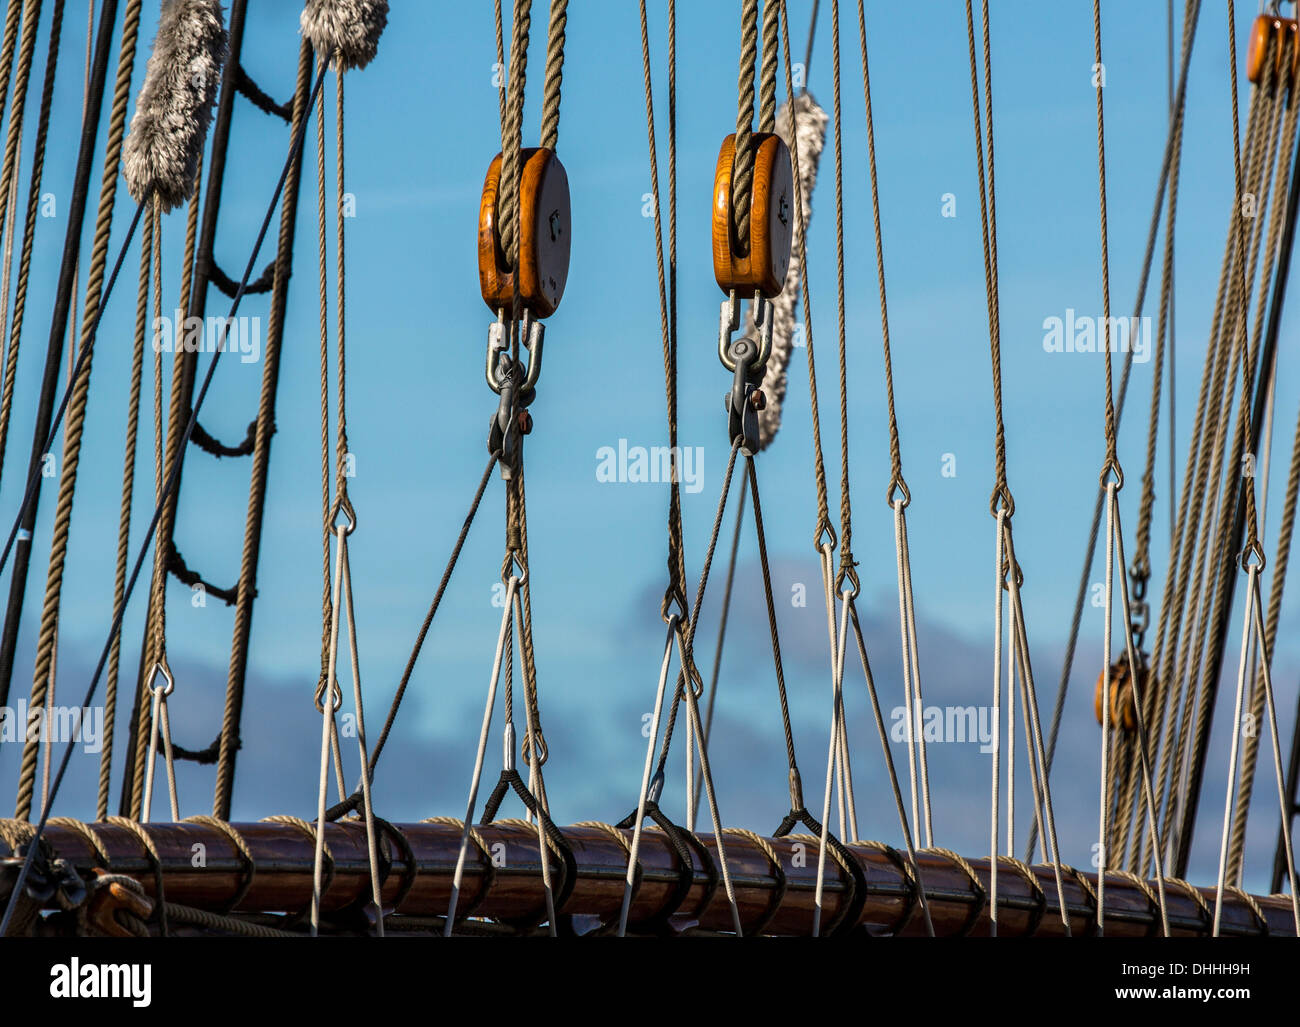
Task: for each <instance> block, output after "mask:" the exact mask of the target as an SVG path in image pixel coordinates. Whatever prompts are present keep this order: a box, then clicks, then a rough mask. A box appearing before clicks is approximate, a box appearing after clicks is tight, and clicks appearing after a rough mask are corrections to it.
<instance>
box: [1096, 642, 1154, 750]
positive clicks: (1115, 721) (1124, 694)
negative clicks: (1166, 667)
mask: <svg viewBox="0 0 1300 1027" xmlns="http://www.w3.org/2000/svg"><path fill="white" fill-rule="evenodd" d="M1137 660H1138V666H1137V672H1138V689H1139V691H1140V692H1141V693H1142V694H1143V695H1145V694H1146V689H1147V686H1148V685H1149V684H1150V683H1151V668H1150V666H1149V665H1148V664H1147V658H1146V654H1145V653H1141V652H1139V653H1138V654H1137ZM1105 687H1106V673H1105V671H1103V672H1102V673H1101V674H1098V675H1097V690H1096V693H1095V694H1094V696H1093V704H1092V705H1093V712H1094V713H1095V714H1096V715H1097V723H1098V724H1100V723H1101V722H1102V709H1101V693H1102V691H1103V689H1104V688H1105ZM1110 723H1111V726H1112V727H1116V728H1119V729H1120V730H1121V731H1126V732H1129V731H1136V730H1137V710H1136V708H1135V706H1134V702H1133V681H1132V679H1131V677H1130V675H1129V662H1128V655H1127V654H1125V655H1123V656H1121V657H1120V658H1119V659H1118V660H1116V661H1115V662H1114V663H1113V664H1111V668H1110Z"/></svg>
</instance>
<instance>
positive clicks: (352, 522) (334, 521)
mask: <svg viewBox="0 0 1300 1027" xmlns="http://www.w3.org/2000/svg"><path fill="white" fill-rule="evenodd" d="M340 515H343V516H345V517H347V519H348V521H347V527H346V528H345V529H344V531H343V534H344V535H345V536H347V535H351V534H352V533H353V532H354V531H356V530H357V512H356V510H354V509H353V508H352V500H350V499H349V498H348V493H347V489H346V487H345V488H344V489H342V490H340V491H339V494H338V496H336V497H335V499H334V506H333V508H332V509H331V510H330V516H329V524H328V527H329V531H330V534H337V533H338V530H339V516H340Z"/></svg>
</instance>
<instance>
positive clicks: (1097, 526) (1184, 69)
mask: <svg viewBox="0 0 1300 1027" xmlns="http://www.w3.org/2000/svg"><path fill="white" fill-rule="evenodd" d="M1200 13H1201V0H1187V10H1186V11H1185V13H1184V33H1183V44H1184V45H1183V54H1182V65H1181V67H1180V69H1179V72H1178V89H1177V97H1176V100H1175V104H1174V110H1173V113H1172V114H1171V115H1170V120H1169V130H1168V132H1167V133H1166V137H1165V149H1164V157H1163V159H1162V161H1161V166H1160V173H1159V175H1158V177H1157V186H1156V197H1155V203H1154V204H1153V210H1152V213H1151V221H1150V224H1149V225H1148V227H1147V241H1146V250H1145V253H1144V255H1143V258H1142V273H1141V275H1140V276H1139V278H1138V291H1137V298H1136V299H1135V301H1134V309H1135V310H1136V312H1137V316H1139V317H1140V316H1141V312H1142V306H1143V303H1144V302H1145V299H1146V289H1147V282H1148V280H1149V278H1150V273H1151V264H1152V260H1153V259H1154V256H1155V244H1156V235H1157V233H1158V231H1159V228H1160V212H1161V210H1163V209H1164V199H1165V187H1166V185H1167V184H1168V181H1169V169H1170V166H1171V163H1172V160H1173V149H1174V137H1175V131H1176V129H1177V127H1178V124H1179V123H1180V122H1181V119H1182V117H1183V113H1184V108H1185V103H1186V99H1187V73H1188V68H1189V66H1190V64H1191V55H1192V48H1193V43H1194V42H1195V39H1196V29H1197V26H1198V24H1199V21H1200ZM1132 367H1133V351H1132V350H1131V349H1130V350H1129V352H1128V353H1127V354H1126V355H1125V357H1124V367H1123V368H1122V370H1121V371H1120V380H1119V393H1118V395H1117V396H1116V401H1115V426H1116V430H1118V428H1119V425H1120V422H1121V420H1122V418H1123V415H1124V400H1125V398H1126V397H1127V393H1128V382H1129V374H1130V371H1131V370H1132ZM1104 501H1105V492H1104V491H1103V490H1102V489H1101V488H1100V487H1099V488H1098V490H1097V498H1096V502H1095V504H1094V506H1093V515H1092V525H1091V528H1090V531H1089V535H1088V542H1087V545H1086V546H1085V557H1084V562H1083V570H1082V571H1081V572H1080V575H1079V588H1078V590H1077V592H1076V594H1075V603H1074V613H1073V615H1072V618H1071V622H1070V633H1069V636H1068V640H1067V643H1066V648H1065V659H1064V661H1063V664H1062V670H1061V680H1060V684H1059V685H1058V686H1057V692H1056V703H1055V706H1054V708H1053V710H1052V724H1051V728H1050V729H1049V731H1048V740H1047V771H1048V773H1049V774H1050V773H1051V768H1052V763H1053V760H1054V759H1055V756H1056V742H1057V737H1058V736H1059V734H1060V729H1061V717H1062V714H1063V713H1064V711H1065V693H1066V690H1067V688H1068V686H1069V682H1070V671H1071V668H1072V667H1073V664H1074V651H1075V645H1076V643H1077V641H1078V637H1079V626H1080V623H1081V622H1082V619H1083V604H1084V600H1085V598H1086V597H1087V593H1088V584H1089V578H1090V575H1091V571H1092V563H1093V557H1094V556H1095V554H1096V551H1097V538H1098V534H1099V532H1100V530H1101V516H1102V507H1103V505H1104ZM1031 832H1032V829H1031ZM1029 844H1030V849H1031V850H1032V848H1033V844H1034V838H1033V835H1032V833H1031V835H1030V839H1029Z"/></svg>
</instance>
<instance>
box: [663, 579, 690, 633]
mask: <svg viewBox="0 0 1300 1027" xmlns="http://www.w3.org/2000/svg"><path fill="white" fill-rule="evenodd" d="M674 603H675V604H676V605H677V612H676V613H669V612H668V607H669V606H671V605H673V604H674ZM659 616H660V617H662V618H663V622H664V623H665V624H667V625H668V626H669V627H673V621H674V620H675V621H677V622H678V624H685V623H689V622H690V619H691V618H690V612H689V610H688V609H687V606H686V596H685V595H684V594H683V593H682V589H681V586H680V585H679V584H677V583H676V582H674V583H673V584H671V585H669V586H668V587H667V588H666V589H665V590H664V598H663V602H661V603H660V604H659Z"/></svg>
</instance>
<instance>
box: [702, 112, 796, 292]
mask: <svg viewBox="0 0 1300 1027" xmlns="http://www.w3.org/2000/svg"><path fill="white" fill-rule="evenodd" d="M750 141H751V145H752V147H753V149H754V178H753V183H754V184H753V188H752V190H751V193H750V206H749V245H748V246H747V247H743V248H742V247H741V246H740V242H739V240H738V239H737V238H736V234H735V231H734V230H733V220H734V219H733V218H732V216H731V163H732V157H733V155H734V153H735V147H736V137H735V135H734V134H733V135H729V136H727V138H726V139H724V140H723V141H722V148H721V149H720V150H719V151H718V164H717V168H716V169H715V170H714V172H713V277H714V278H716V279H717V281H718V286H719V287H720V288H721V289H722V291H723V292H724V293H728V294H729V293H731V291H732V290H735V293H736V295H737V296H739V297H742V298H744V299H751V298H752V297H753V295H754V293H755V292H760V293H762V294H763V295H764V296H767V297H768V298H771V297H773V296H775V295H776V294H777V293H779V292H780V291H781V289H782V288H783V287H784V285H785V273H786V270H787V269H788V268H789V267H790V243H791V240H792V239H793V237H794V219H795V210H794V170H793V167H792V165H791V162H790V151H789V149H788V148H787V147H786V145H785V143H784V142H783V141H782V140H781V137H780V136H777V135H772V134H771V133H768V132H755V133H754V134H753V135H752V136H751V137H750Z"/></svg>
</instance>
